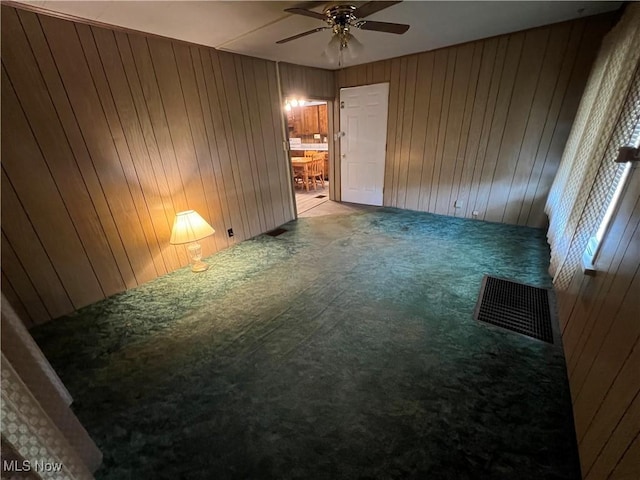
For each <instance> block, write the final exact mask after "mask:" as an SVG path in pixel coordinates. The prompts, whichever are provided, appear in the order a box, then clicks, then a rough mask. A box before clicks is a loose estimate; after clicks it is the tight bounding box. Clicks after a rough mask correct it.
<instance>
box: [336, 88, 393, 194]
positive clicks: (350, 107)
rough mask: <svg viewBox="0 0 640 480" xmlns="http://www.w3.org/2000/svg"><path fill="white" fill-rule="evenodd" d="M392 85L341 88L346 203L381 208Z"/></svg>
mask: <svg viewBox="0 0 640 480" xmlns="http://www.w3.org/2000/svg"><path fill="white" fill-rule="evenodd" d="M388 103H389V84H388V83H377V84H375V85H366V86H363V87H352V88H341V89H340V129H341V130H342V136H341V138H340V173H341V178H340V184H341V192H342V197H341V199H342V201H343V202H352V203H363V204H366V205H382V189H383V187H384V160H385V154H386V146H387V110H388Z"/></svg>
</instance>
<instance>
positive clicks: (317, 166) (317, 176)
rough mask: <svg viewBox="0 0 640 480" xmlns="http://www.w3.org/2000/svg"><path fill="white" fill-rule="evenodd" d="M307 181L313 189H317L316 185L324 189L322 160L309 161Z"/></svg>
mask: <svg viewBox="0 0 640 480" xmlns="http://www.w3.org/2000/svg"><path fill="white" fill-rule="evenodd" d="M307 182H309V184H312V185H313V189H314V190H316V189H317V185H320V186H322V188H323V189H324V160H314V161H312V162H311V163H309V168H308V172H307Z"/></svg>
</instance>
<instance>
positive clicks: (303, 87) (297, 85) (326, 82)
mask: <svg viewBox="0 0 640 480" xmlns="http://www.w3.org/2000/svg"><path fill="white" fill-rule="evenodd" d="M278 69H279V71H280V84H281V85H282V95H283V96H285V97H286V96H287V95H289V96H296V97H298V96H301V97H304V98H313V99H316V100H333V99H334V97H335V94H336V85H335V73H334V72H333V71H331V70H324V69H322V68H313V67H305V66H302V65H293V64H291V63H283V62H279V63H278Z"/></svg>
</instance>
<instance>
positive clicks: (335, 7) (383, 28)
mask: <svg viewBox="0 0 640 480" xmlns="http://www.w3.org/2000/svg"><path fill="white" fill-rule="evenodd" d="M324 3H325V2H306V3H304V4H302V5H299V6H297V7H292V8H285V10H284V11H285V12H289V13H294V14H296V15H304V16H305V17H311V18H315V19H318V20H322V21H324V22H325V23H326V24H327V25H326V26H324V27H318V28H314V29H313V30H309V31H307V32H303V33H298V34H297V35H293V36H291V37H287V38H283V39H282V40H278V41H277V42H276V43H278V44H282V43H287V42H290V41H292V40H297V39H298V38H302V37H306V36H307V35H311V34H312V33H316V32H321V31H323V30H332V31H333V37H332V38H331V42H329V45H328V47H327V50H325V54H326V55H329V56H331V55H330V52H331V51H332V50H336V48H335V47H337V51H338V52H340V53H341V52H342V51H343V50H346V49H347V47H348V45H349V44H351V45H352V46H354V47H356V48H355V49H353V48H352V49H351V52H350V53H354V52H353V51H354V50H357V49H361V48H362V44H360V42H358V41H357V40H356V38H355V37H354V36H353V34H352V33H351V29H352V28H359V29H360V30H372V31H376V32H385V33H395V34H398V35H402V34H403V33H405V32H406V31H407V30H409V25H405V24H401V23H389V22H377V21H371V20H365V18H366V17H368V16H369V15H373V14H374V13H376V12H379V11H380V10H384V9H385V8H388V7H391V6H392V5H395V4H396V3H401V2H400V1H395V2H380V1H375V2H366V3H365V4H363V5H361V6H359V7H356V6H355V5H351V4H342V3H338V4H335V3H332V4H330V6H328V7H327V8H325V9H324V11H323V12H322V13H319V12H314V11H313V10H308V9H307V8H304V7H305V6H306V7H309V8H311V7H313V6H315V5H318V4H320V5H322V4H324Z"/></svg>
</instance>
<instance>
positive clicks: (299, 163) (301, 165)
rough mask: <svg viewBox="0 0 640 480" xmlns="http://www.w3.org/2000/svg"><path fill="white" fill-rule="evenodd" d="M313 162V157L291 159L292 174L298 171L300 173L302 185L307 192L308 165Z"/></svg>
mask: <svg viewBox="0 0 640 480" xmlns="http://www.w3.org/2000/svg"><path fill="white" fill-rule="evenodd" d="M311 162H313V157H291V164H292V165H293V172H294V176H295V171H296V170H300V171H301V172H302V184H303V185H304V187H305V188H306V189H307V192H308V191H309V175H308V173H309V164H310V163H311Z"/></svg>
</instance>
